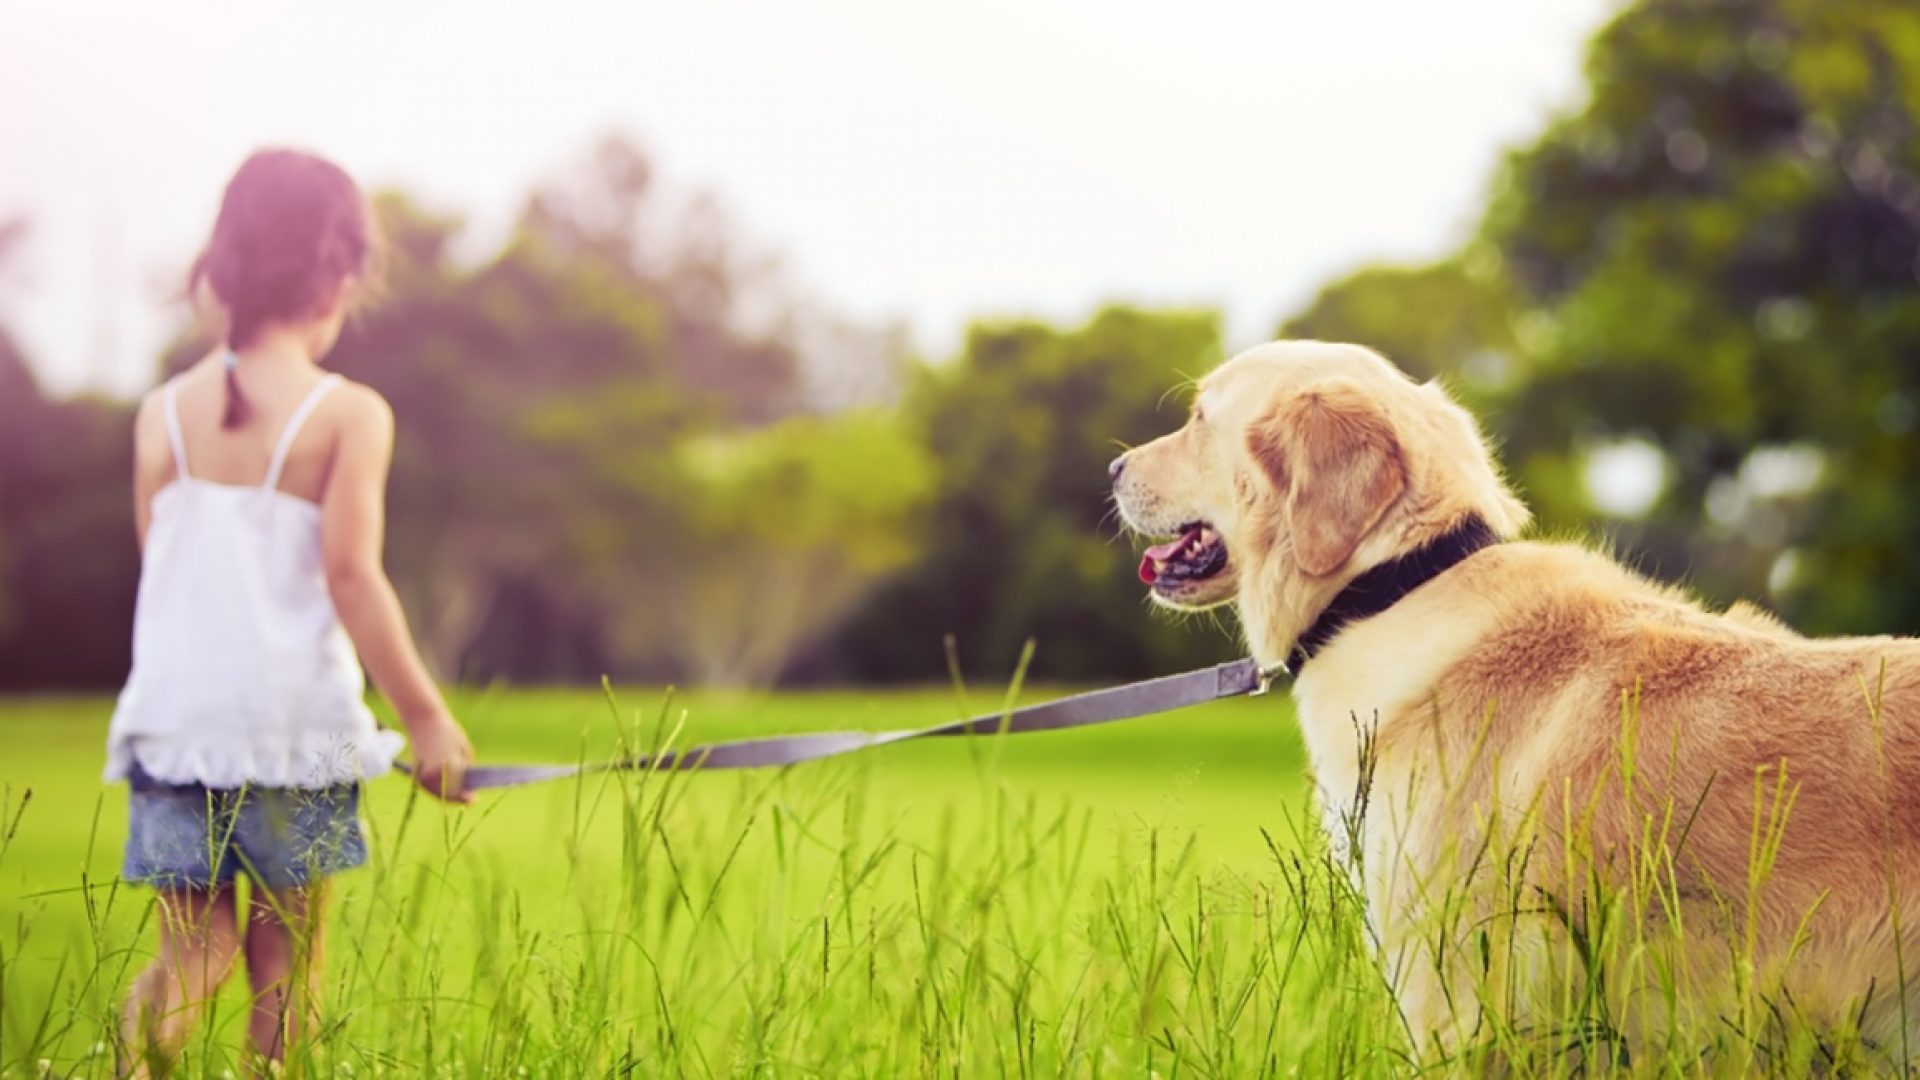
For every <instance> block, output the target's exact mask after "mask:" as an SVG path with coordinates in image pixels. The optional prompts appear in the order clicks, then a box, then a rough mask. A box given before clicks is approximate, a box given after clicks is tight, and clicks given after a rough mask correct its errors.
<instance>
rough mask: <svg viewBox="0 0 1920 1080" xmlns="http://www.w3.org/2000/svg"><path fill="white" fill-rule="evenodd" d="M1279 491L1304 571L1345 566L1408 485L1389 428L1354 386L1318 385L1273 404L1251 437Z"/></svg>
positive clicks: (1322, 572)
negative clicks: (1274, 407) (1279, 403)
mask: <svg viewBox="0 0 1920 1080" xmlns="http://www.w3.org/2000/svg"><path fill="white" fill-rule="evenodd" d="M1248 442H1249V448H1250V449H1251V450H1252V452H1253V456H1254V460H1255V461H1258V462H1259V463H1260V465H1261V467H1262V468H1263V469H1265V470H1266V472H1267V474H1268V475H1269V476H1270V477H1272V479H1273V483H1274V485H1275V487H1276V488H1277V490H1278V491H1279V492H1280V493H1281V495H1282V504H1281V513H1282V514H1283V515H1284V516H1285V518H1286V526H1287V531H1288V532H1289V533H1290V534H1291V535H1292V537H1293V552H1294V559H1295V561H1297V562H1298V563H1299V564H1300V569H1301V571H1302V572H1303V573H1305V574H1308V575H1310V576H1312V577H1324V576H1326V575H1327V574H1331V573H1333V572H1334V571H1335V570H1338V569H1340V567H1341V566H1343V565H1345V563H1346V561H1347V559H1348V558H1350V557H1351V556H1352V555H1353V550H1354V548H1356V547H1358V546H1359V545H1360V541H1361V539H1363V538H1364V537H1365V536H1366V535H1367V533H1369V532H1371V531H1372V530H1373V527H1374V526H1375V525H1378V524H1379V523H1380V518H1381V517H1382V516H1383V515H1385V514H1386V512H1387V508H1388V507H1390V506H1392V505H1393V501H1394V500H1395V499H1397V498H1399V497H1400V493H1401V492H1402V491H1405V490H1406V486H1407V473H1406V463H1405V462H1404V461H1403V460H1402V457H1401V451H1400V440H1399V438H1398V437H1396V436H1395V435H1394V432H1393V427H1392V425H1390V424H1388V423H1387V419H1386V417H1385V416H1383V415H1381V413H1380V410H1379V409H1378V408H1377V407H1376V406H1375V405H1374V404H1373V402H1372V401H1371V400H1370V399H1369V398H1368V397H1367V395H1366V393H1365V392H1364V391H1362V390H1361V389H1360V388H1359V387H1357V386H1351V385H1347V384H1335V385H1332V386H1323V387H1319V388H1316V389H1314V390H1312V391H1309V392H1307V393H1304V394H1300V395H1298V396H1297V397H1294V398H1293V399H1292V400H1290V401H1287V402H1285V403H1284V404H1282V405H1281V406H1280V407H1278V408H1276V409H1275V410H1274V412H1273V414H1272V415H1271V416H1269V417H1268V418H1267V419H1266V420H1264V421H1262V422H1261V423H1260V424H1259V425H1257V426H1256V427H1255V428H1254V430H1253V432H1252V434H1251V435H1250V436H1249V437H1248Z"/></svg>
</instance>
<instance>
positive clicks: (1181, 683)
mask: <svg viewBox="0 0 1920 1080" xmlns="http://www.w3.org/2000/svg"><path fill="white" fill-rule="evenodd" d="M1291 674H1292V672H1291V671H1290V670H1288V668H1287V666H1286V665H1285V664H1275V665H1273V666H1271V667H1268V668H1262V667H1261V666H1260V665H1259V663H1258V662H1256V661H1255V660H1253V659H1252V658H1251V657H1249V658H1247V659H1245V660H1236V661H1234V662H1233V663H1231V664H1218V665H1216V666H1214V667H1209V668H1201V669H1200V670H1198V671H1189V672H1187V673H1185V674H1183V675H1166V676H1163V677H1161V678H1158V679H1148V680H1147V681H1145V682H1137V683H1129V684H1127V685H1125V686H1115V687H1109V688H1107V689H1105V690H1093V691H1090V692H1088V693H1084V694H1074V695H1072V696H1071V697H1063V698H1060V699H1058V700H1055V701H1048V702H1044V703H1042V704H1039V705H1028V706H1026V707H1025V708H1020V709H1010V710H1007V711H1004V712H998V713H991V714H986V715H982V716H976V717H973V718H972V719H968V720H953V721H949V722H947V723H944V724H935V725H934V726H932V727H925V728H914V729H911V730H906V731H817V732H803V733H801V734H797V735H774V736H769V737H767V738H763V739H741V740H738V741H735V742H717V743H705V744H702V745H699V746H689V747H686V748H684V749H680V750H662V751H661V752H659V753H657V754H642V755H639V756H636V757H627V758H620V759H617V760H614V761H603V762H593V763H588V764H579V765H474V766H470V767H469V768H468V769H467V771H466V774H465V779H466V788H467V790H469V791H480V790H485V789H488V788H508V787H519V786H521V785H523V784H537V783H541V782H543V781H547V780H564V779H567V778H569V777H575V776H592V775H595V774H599V773H609V772H655V771H661V772H668V771H691V770H695V769H699V770H713V769H766V768H776V767H780V766H785V765H798V764H800V763H801V762H803V761H819V760H821V759H822V758H830V757H839V756H840V755H842V754H851V753H854V752H855V751H858V750H871V749H873V748H875V747H879V746H891V745H893V744H894V743H903V742H910V741H912V740H914V739H937V738H947V737H953V736H979V735H1025V734H1028V733H1030V732H1035V731H1065V730H1067V729H1069V728H1078V727H1091V726H1093V725H1095V724H1110V723H1113V722H1114V721H1116V720H1132V719H1136V718H1138V717H1142V716H1152V715H1154V714H1156V713H1163V712H1171V711H1173V710H1174V709H1184V708H1186V707H1187V706H1189V705H1204V704H1206V703H1207V702H1210V701H1220V700H1222V699H1224V698H1235V697H1257V696H1259V695H1261V694H1264V693H1266V692H1267V691H1268V690H1269V689H1271V688H1272V686H1273V684H1274V682H1275V681H1276V680H1278V679H1281V678H1283V677H1286V676H1288V675H1291ZM394 767H395V768H396V769H398V770H399V771H401V772H403V773H407V774H409V775H411V774H412V772H413V769H412V767H411V766H409V765H408V764H407V763H405V762H395V763H394Z"/></svg>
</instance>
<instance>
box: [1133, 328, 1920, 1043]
mask: <svg viewBox="0 0 1920 1080" xmlns="http://www.w3.org/2000/svg"><path fill="white" fill-rule="evenodd" d="M1111 472H1112V475H1113V480H1114V496H1115V500H1116V502H1117V503H1118V505H1119V508H1120V511H1121V513H1122V515H1123V517H1124V518H1125V520H1126V522H1127V523H1128V525H1129V526H1130V527H1131V528H1132V529H1134V530H1135V531H1137V532H1139V533H1141V534H1145V535H1146V536H1148V537H1151V538H1155V539H1159V540H1162V541H1163V542H1161V543H1158V544H1155V545H1154V546H1153V547H1151V548H1149V549H1148V551H1147V556H1146V558H1145V560H1144V561H1143V564H1142V567H1141V576H1142V578H1143V579H1145V580H1147V581H1149V582H1150V583H1151V587H1152V596H1153V599H1154V600H1155V601H1157V602H1159V603H1161V604H1164V605H1167V606H1169V607H1173V608H1180V609H1198V608H1205V607H1210V606H1213V605H1219V604H1227V603H1233V604H1236V605H1237V606H1238V610H1239V616H1240V620H1241V623H1242V625H1243V627H1244V632H1245V634H1246V637H1247V641H1248V644H1249V646H1250V648H1251V651H1252V653H1253V655H1254V656H1255V657H1256V658H1257V659H1259V660H1260V661H1261V662H1262V663H1264V664H1272V663H1277V662H1282V661H1287V660H1289V659H1290V658H1291V659H1292V660H1293V661H1294V662H1295V663H1294V666H1295V667H1296V669H1297V670H1296V681H1295V682H1294V684H1293V698H1294V701H1295V704H1296V706H1297V711H1298V715H1299V722H1300V725H1301V727H1302V730H1303V732H1304V739H1305V743H1306V747H1307V750H1308V753H1309V756H1310V759H1311V765H1312V768H1313V771H1314V775H1315V778H1316V779H1317V781H1318V785H1319V788H1320V791H1321V798H1322V805H1323V810H1324V812H1325V815H1326V823H1327V825H1328V828H1329V831H1330V833H1332V834H1333V836H1334V840H1335V844H1334V847H1335V849H1336V851H1338V852H1340V853H1341V854H1342V856H1343V858H1344V859H1345V860H1346V861H1347V865H1348V867H1349V869H1350V870H1351V871H1352V872H1353V873H1354V875H1355V877H1356V878H1357V884H1358V886H1359V888H1360V889H1361V890H1362V891H1363V893H1364V896H1365V902H1366V908H1367V912H1368V919H1369V921H1370V923H1371V925H1372V927H1373V932H1374V937H1375V939H1376V943H1377V946H1378V948H1379V950H1380V952H1381V956H1382V960H1383V963H1384V964H1385V966H1386V970H1387V974H1388V976H1389V978H1390V980H1391V982H1392V984H1393V987H1394V990H1395V993H1396V997H1397V1000H1398V1002H1399V1004H1400V1007H1401V1011H1402V1014H1403V1016H1404V1018H1405V1020H1406V1022H1407V1025H1408V1028H1409V1030H1410V1032H1411V1034H1412V1036H1413V1038H1414V1040H1415V1041H1416V1043H1417V1044H1418V1046H1419V1049H1420V1052H1421V1053H1427V1054H1431V1053H1434V1052H1436V1051H1445V1050H1447V1049H1448V1048H1458V1047H1460V1046H1465V1045H1472V1044H1473V1040H1476V1039H1485V1038H1492V1037H1498V1036H1499V1034H1500V1033H1501V1032H1503V1031H1504V1032H1506V1033H1507V1035H1509V1036H1512V1034H1513V1033H1514V1032H1520V1031H1524V1030H1527V1029H1528V1025H1529V1024H1535V1025H1539V1024H1549V1023H1551V1022H1553V1021H1554V1020H1555V1019H1556V1018H1558V1019H1559V1020H1560V1021H1562V1022H1564V1021H1565V1020H1566V1018H1567V1017H1568V1016H1569V1015H1571V1014H1573V1013H1581V1010H1582V1009H1583V1008H1584V1009H1586V1012H1585V1013H1582V1015H1591V1013H1592V1012H1593V1002H1592V1001H1588V1002H1587V1003H1586V1005H1584V1006H1583V1005H1582V1004H1581V1003H1580V1002H1577V1001H1571V999H1570V997H1569V995H1570V993H1573V991H1570V990H1569V987H1573V988H1574V990H1578V991H1580V992H1582V993H1589V992H1590V991H1591V990H1592V983H1593V982H1594V981H1596V980H1595V979H1588V980H1587V981H1586V982H1582V981H1581V980H1582V979H1583V978H1585V975H1584V974H1583V973H1589V972H1592V971H1599V970H1600V969H1601V968H1603V967H1604V972H1603V973H1602V974H1603V975H1604V978H1605V979H1606V980H1610V982H1609V985H1608V986H1607V987H1605V988H1604V991H1603V992H1604V993H1605V994H1611V995H1613V996H1614V999H1615V1000H1614V1002H1613V1004H1612V1005H1610V1006H1608V1007H1607V1014H1608V1020H1609V1022H1611V1023H1614V1024H1617V1025H1619V1027H1620V1029H1621V1031H1622V1032H1623V1034H1622V1036H1621V1037H1622V1038H1623V1039H1624V1040H1627V1042H1628V1045H1631V1044H1632V1040H1634V1039H1641V1040H1646V1039H1652V1038H1655V1037H1656V1036H1657V1035H1658V1034H1659V1033H1661V1032H1668V1033H1671V1032H1673V1031H1675V1030H1676V1029H1685V1028H1687V1027H1688V1025H1692V1030H1696V1031H1698V1030H1703V1027H1702V1025H1705V1026H1706V1027H1713V1026H1715V1025H1719V1026H1722V1027H1737V1026H1739V1025H1741V1024H1747V1025H1750V1026H1751V1027H1753V1028H1754V1029H1756V1030H1757V1029H1758V1028H1761V1027H1764V1026H1765V1025H1766V1024H1767V1023H1768V1022H1769V1021H1768V1017H1766V1016H1764V1015H1756V1013H1757V1012H1768V1011H1770V1012H1772V1013H1773V1014H1774V1019H1775V1020H1777V1019H1778V1017H1779V1016H1780V1015H1782V1014H1785V1013H1787V1012H1791V1014H1792V1015H1793V1016H1796V1017H1798V1018H1800V1019H1802V1020H1804V1021H1805V1022H1806V1023H1808V1024H1809V1025H1811V1026H1812V1027H1813V1028H1814V1029H1816V1030H1822V1031H1833V1032H1840V1033H1841V1035H1840V1036H1838V1037H1842V1038H1844V1037H1848V1033H1850V1037H1852V1038H1853V1039H1854V1040H1855V1043H1854V1044H1855V1045H1858V1046H1862V1047H1864V1048H1866V1052H1867V1053H1869V1054H1873V1053H1876V1052H1877V1053H1879V1054H1882V1055H1887V1054H1893V1055H1898V1054H1899V1053H1901V1052H1902V1048H1903V1046H1904V1045H1906V1044H1907V1043H1908V1042H1911V1043H1912V1045H1913V1046H1914V1047H1915V1048H1916V1050H1920V1027H1909V1026H1908V1025H1910V1024H1912V1023H1913V1022H1914V1018H1913V1017H1910V1016H1909V1014H1910V1013H1912V1014H1915V1017H1920V1001H1915V1002H1914V1004H1913V1006H1912V1007H1909V1006H1908V1005H1907V1004H1906V1003H1905V1002H1903V1001H1902V998H1903V997H1904V996H1905V994H1904V993H1903V988H1904V983H1906V982H1908V981H1910V980H1912V979H1913V977H1914V971H1915V970H1920V948H1916V945H1920V941H1917V940H1916V937H1917V936H1920V910H1916V900H1920V642H1915V641H1912V640H1907V639H1898V638H1856V639H1838V640H1813V639H1807V638H1803V637H1800V636H1798V635H1796V634H1795V633H1793V632H1792V631H1791V630H1789V629H1787V628H1786V627H1785V626H1784V625H1782V624H1781V623H1779V622H1777V621H1775V620H1774V619H1772V618H1771V617H1769V616H1767V615H1765V614H1763V613H1761V612H1759V611H1758V610H1756V609H1752V608H1749V607H1746V606H1745V605H1736V606H1735V607H1734V609H1733V610H1731V611H1728V612H1725V613H1719V614H1716V613H1714V612H1710V611H1707V610H1705V609H1703V608H1702V607H1701V606H1700V605H1699V604H1697V603H1695V602H1694V601H1693V600H1691V599H1689V598H1688V597H1686V596H1685V595H1683V594H1681V593H1680V592H1678V591H1676V590H1673V589H1670V588H1665V587H1662V586H1659V585H1656V584H1653V583H1651V582H1649V581H1647V580H1645V579H1643V578H1641V577H1639V576H1637V575H1636V574H1634V573H1632V572H1630V571H1628V570H1626V569H1623V568H1622V567H1620V566H1619V565H1617V564H1616V563H1615V562H1614V561H1613V560H1611V559H1610V558H1608V557H1607V556H1605V555H1602V554H1599V553H1596V552H1594V551H1591V550H1587V549H1585V548H1584V547H1581V546H1579V545H1576V544H1570V543H1542V542H1517V541H1515V540H1514V537H1516V535H1517V534H1519V533H1520V532H1521V531H1522V529H1523V528H1524V527H1525V526H1526V525H1527V523H1528V518H1529V515H1528V511H1527V510H1526V508H1525V507H1524V506H1522V505H1521V503H1520V502H1519V501H1518V500H1517V499H1516V498H1515V497H1514V496H1513V494H1512V493H1511V492H1510V491H1509V490H1508V488H1507V486H1506V484H1505V483H1504V482H1503V480H1502V478H1501V474H1500V470H1499V467H1498V466H1497V465H1496V464H1495V462H1494V460H1493V457H1492V455H1491V453H1490V452H1489V450H1488V448H1487V446H1486V443H1485V441H1484V439H1483V438H1482V436H1481V434H1480V431H1479V428H1478V426H1477V425H1476V424H1475V422H1474V420H1473V419H1472V417H1470V416H1469V415H1468V414H1467V412H1466V411H1465V410H1464V409H1462V408H1461V407H1460V406H1459V405H1457V404H1456V403H1455V402H1453V401H1452V400H1451V399H1450V398H1449V397H1448V395H1447V393H1446V392H1445V390H1444V389H1443V388H1442V387H1440V386H1439V385H1438V384H1435V383H1427V384H1424V385H1422V384H1418V383H1416V382H1414V381H1412V380H1410V379H1409V378H1408V377H1407V376H1406V375H1404V374H1403V373H1402V372H1401V371H1399V370H1398V369H1397V368H1395V367H1394V366H1393V365H1392V364H1390V363H1388V362H1387V361H1386V360H1385V359H1383V358H1382V357H1381V356H1379V355H1378V354H1376V353H1373V352H1371V351H1369V350H1367V349H1364V348H1360V347H1357V346H1353V345H1338V344H1328V343H1323V342H1309V341H1290V342H1278V343H1274V344H1271V345H1265V346H1261V347H1259V348H1256V349H1253V350H1251V351H1249V352H1246V353H1244V354H1242V355H1239V356H1237V357H1234V358H1233V359H1232V360H1230V361H1228V362H1226V363H1225V364H1223V365H1221V366H1220V367H1219V368H1218V369H1217V370H1215V371H1214V372H1212V373H1211V374H1210V375H1208V376H1207V377H1206V378H1205V379H1203V380H1202V381H1201V383H1200V384H1199V387H1198V393H1197V395H1196V398H1195V401H1194V406H1193V411H1192V416H1191V418H1190V419H1189V420H1188V421H1187V423H1186V424H1185V425H1184V426H1183V427H1181V428H1180V429H1179V430H1178V431H1176V432H1174V433H1172V434H1170V435H1167V436H1165V437H1163V438H1161V439H1158V440H1156V441H1155V442H1153V443H1151V444H1148V445H1146V446H1142V447H1139V448H1136V449H1134V450H1131V451H1129V452H1128V453H1126V454H1125V455H1123V456H1122V457H1121V458H1120V459H1119V460H1117V461H1115V462H1114V463H1113V466H1112V470H1111ZM1463 537H1464V538H1465V539H1464V540H1463V539H1462V538H1463ZM1476 537H1477V538H1478V539H1476ZM1482 541H1484V545H1483V543H1482ZM1448 545H1452V548H1451V554H1445V555H1444V556H1442V557H1435V556H1434V555H1433V553H1434V552H1435V551H1444V550H1447V549H1448ZM1423 560H1425V561H1424V563H1423ZM1423 565H1424V566H1425V570H1422V569H1421V567H1422V566H1423ZM1408 567H1412V568H1413V569H1412V570H1411V571H1409V570H1408V569H1407V568H1408ZM1396 575H1397V576H1398V579H1399V580H1398V581H1397V582H1396V581H1395V577H1396ZM1356 579H1361V580H1362V581H1363V582H1365V583H1369V585H1368V588H1373V589H1374V591H1376V592H1377V591H1379V588H1381V587H1384V588H1385V589H1386V595H1385V596H1384V598H1382V597H1380V596H1375V597H1373V598H1371V600H1370V599H1369V597H1367V596H1364V595H1361V596H1357V597H1356V594H1355V590H1353V589H1351V588H1350V586H1351V585H1352V583H1354V582H1355V580H1356ZM1382 582H1384V583H1385V584H1384V586H1382V585H1381V583H1382ZM1359 591H1360V592H1362V593H1364V592H1366V591H1368V590H1367V589H1366V588H1363V589H1361V590H1359ZM1402 592H1404V595H1399V593H1402ZM1340 605H1348V607H1349V608H1350V609H1352V610H1355V611H1357V612H1358V614H1355V615H1352V616H1350V617H1348V618H1346V619H1345V621H1340V620H1333V625H1328V623H1327V622H1324V621H1322V620H1321V615H1322V613H1323V612H1324V611H1326V610H1327V609H1328V608H1329V607H1330V606H1333V607H1336V608H1339V607H1340ZM1356 605H1357V606H1356ZM1376 607H1384V610H1378V611H1377V612H1376V611H1374V610H1373V609H1374V608H1376ZM1316 624H1318V625H1316ZM1310 627H1313V628H1314V629H1315V633H1314V636H1315V638H1316V639H1317V640H1316V641H1315V642H1314V644H1317V645H1318V646H1319V647H1318V649H1317V650H1315V651H1313V655H1312V656H1311V657H1310V658H1309V659H1306V660H1305V661H1304V662H1303V663H1302V662H1299V661H1300V654H1299V653H1297V652H1296V650H1295V643H1296V641H1298V640H1299V639H1301V638H1302V636H1303V635H1304V634H1306V633H1307V632H1308V630H1309V628H1310ZM1663 941H1666V942H1671V944H1672V946H1673V947H1672V949H1671V950H1669V951H1670V954H1671V955H1670V956H1669V958H1668V959H1666V960H1655V959H1650V958H1652V957H1657V956H1659V955H1660V949H1659V946H1660V945H1661V943H1662V942H1663ZM1622 942H1625V945H1624V946H1622V945H1621V943H1622ZM1609 947H1614V948H1615V949H1616V953H1615V954H1611V955H1606V956H1603V955H1601V951H1602V950H1604V949H1606V948H1609ZM1569 972H1572V973H1574V974H1573V975H1572V977H1571V978H1570V977H1569ZM1583 986H1584V987H1586V989H1585V990H1580V988H1581V987H1583ZM1575 996H1577V994H1576V995H1575ZM1590 996H1591V995H1590ZM1916 996H1917V997H1920V995H1916ZM1903 1027H1905V1028H1906V1030H1902V1029H1903ZM1535 1030H1542V1029H1539V1028H1536V1029H1535ZM1823 1037H1824V1036H1823ZM1875 1048H1877V1050H1876V1049H1875Z"/></svg>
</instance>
